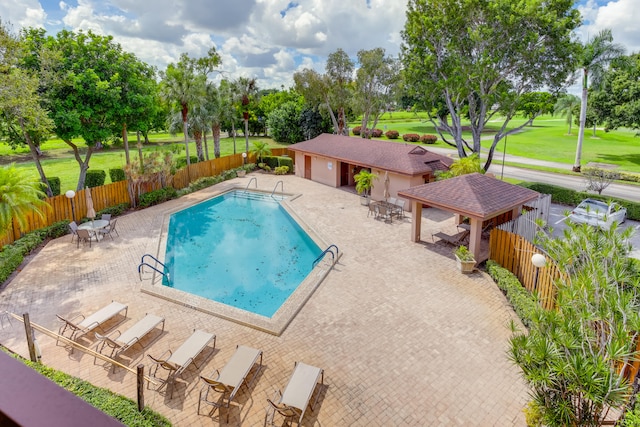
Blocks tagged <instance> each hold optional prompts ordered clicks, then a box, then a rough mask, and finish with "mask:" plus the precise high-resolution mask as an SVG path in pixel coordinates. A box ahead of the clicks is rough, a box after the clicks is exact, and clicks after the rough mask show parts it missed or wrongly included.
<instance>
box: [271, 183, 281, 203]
mask: <svg viewBox="0 0 640 427" xmlns="http://www.w3.org/2000/svg"><path fill="white" fill-rule="evenodd" d="M278 184H280V197H282V198H283V199H284V182H282V181H278V182H276V186H275V187H273V191H272V192H271V197H273V195H274V194H276V190H277V189H278Z"/></svg>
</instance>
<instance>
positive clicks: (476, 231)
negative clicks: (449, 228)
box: [469, 217, 482, 260]
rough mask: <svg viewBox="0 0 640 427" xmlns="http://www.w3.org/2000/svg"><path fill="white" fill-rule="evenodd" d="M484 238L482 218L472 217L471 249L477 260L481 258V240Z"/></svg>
mask: <svg viewBox="0 0 640 427" xmlns="http://www.w3.org/2000/svg"><path fill="white" fill-rule="evenodd" d="M481 240H482V219H478V218H473V217H472V218H471V234H470V235H469V251H470V252H471V253H473V256H474V258H475V259H476V260H479V259H480V241H481Z"/></svg>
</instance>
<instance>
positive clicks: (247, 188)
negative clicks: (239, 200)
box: [244, 176, 258, 193]
mask: <svg viewBox="0 0 640 427" xmlns="http://www.w3.org/2000/svg"><path fill="white" fill-rule="evenodd" d="M252 182H255V183H256V190H257V189H258V178H256V177H255V176H254V177H252V178H251V179H250V180H249V183H248V184H247V186H246V187H245V189H244V192H245V193H246V192H247V191H248V190H249V186H250V185H251V183H252Z"/></svg>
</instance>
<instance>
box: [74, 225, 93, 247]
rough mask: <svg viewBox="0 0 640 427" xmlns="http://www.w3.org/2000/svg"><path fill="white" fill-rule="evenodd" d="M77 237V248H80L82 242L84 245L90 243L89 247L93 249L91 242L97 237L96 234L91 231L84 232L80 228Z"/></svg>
mask: <svg viewBox="0 0 640 427" xmlns="http://www.w3.org/2000/svg"><path fill="white" fill-rule="evenodd" d="M76 237H77V238H78V239H77V240H78V241H77V244H76V248H79V247H80V242H82V243H83V244H84V243H87V242H89V247H91V240H92V239H93V238H94V237H96V236H94V234H93V233H91V232H90V231H89V230H83V229H81V228H78V230H77V231H76ZM96 241H97V237H96Z"/></svg>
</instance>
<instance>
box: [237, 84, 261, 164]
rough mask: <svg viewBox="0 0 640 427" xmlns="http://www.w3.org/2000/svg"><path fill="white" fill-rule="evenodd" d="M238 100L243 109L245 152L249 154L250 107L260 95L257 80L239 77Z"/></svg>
mask: <svg viewBox="0 0 640 427" xmlns="http://www.w3.org/2000/svg"><path fill="white" fill-rule="evenodd" d="M234 86H235V88H236V90H237V91H238V92H237V93H236V99H237V100H239V102H240V105H241V108H242V118H243V120H244V142H245V148H244V152H245V153H248V152H249V116H250V114H251V112H250V108H249V105H250V104H251V102H252V101H254V102H255V98H256V97H257V95H258V85H257V83H256V79H250V78H248V77H239V78H238V79H237V80H236V82H235V85H234Z"/></svg>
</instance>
